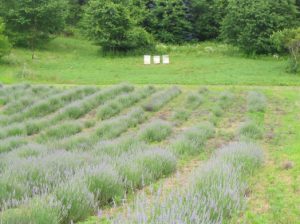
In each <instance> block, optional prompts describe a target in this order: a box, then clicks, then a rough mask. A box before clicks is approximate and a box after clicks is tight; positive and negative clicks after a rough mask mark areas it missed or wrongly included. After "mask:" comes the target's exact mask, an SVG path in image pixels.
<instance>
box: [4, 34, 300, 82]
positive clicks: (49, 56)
mask: <svg viewBox="0 0 300 224" xmlns="http://www.w3.org/2000/svg"><path fill="white" fill-rule="evenodd" d="M207 46H212V47H213V49H214V50H215V51H214V52H213V53H207V52H206V51H205V47H207ZM174 48H175V49H174ZM98 49H99V48H98V47H97V46H93V45H92V44H91V43H89V42H87V41H85V40H79V39H72V38H62V37H61V38H57V39H55V40H54V41H52V42H51V43H50V44H49V45H48V46H47V47H46V49H44V50H39V51H37V52H36V56H37V59H35V60H34V61H32V60H31V53H30V51H28V50H24V49H14V50H13V52H12V54H11V56H9V58H8V59H4V61H3V62H1V63H0V74H1V76H0V82H4V83H13V82H19V81H22V71H23V70H25V73H24V74H25V75H26V77H25V80H26V81H27V80H28V81H30V82H36V83H41V82H42V83H64V84H65V83H69V84H112V83H118V82H123V81H128V82H131V83H136V84H146V83H151V84H189V85H196V84H213V85H215V84H222V85H224V84H226V85H227V84H229V85H299V84H300V76H299V75H298V76H296V75H290V74H287V73H285V66H286V61H285V60H276V59H274V58H272V57H260V58H258V59H250V58H245V57H241V56H238V55H237V54H233V53H232V52H231V54H230V52H228V51H226V49H227V48H226V46H224V45H215V44H213V43H202V44H200V45H196V46H186V47H173V50H172V52H171V53H170V56H171V63H172V64H170V65H168V66H164V65H159V66H157V65H156V66H155V65H152V66H144V65H143V61H142V60H143V59H142V56H139V57H133V56H130V57H115V58H109V57H102V56H101V55H100V53H99V50H98ZM222 52H223V53H222ZM225 52H226V53H225ZM234 55H235V56H234ZM24 68H25V69H24ZM23 81H24V80H23Z"/></svg>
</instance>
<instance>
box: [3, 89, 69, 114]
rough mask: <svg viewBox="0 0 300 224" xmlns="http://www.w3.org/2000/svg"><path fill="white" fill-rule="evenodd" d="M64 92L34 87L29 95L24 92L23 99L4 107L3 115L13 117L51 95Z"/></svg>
mask: <svg viewBox="0 0 300 224" xmlns="http://www.w3.org/2000/svg"><path fill="white" fill-rule="evenodd" d="M62 91H63V89H60V88H53V87H48V86H32V87H31V88H30V91H29V92H28V93H27V92H24V93H23V94H22V97H20V98H19V99H17V100H13V101H10V102H8V103H7V104H5V106H4V107H3V114H5V115H12V114H15V113H20V112H21V111H23V110H25V109H26V108H27V107H29V106H30V105H32V104H33V103H35V102H36V101H39V100H42V99H43V98H45V97H47V96H49V95H54V94H59V93H61V92H62Z"/></svg>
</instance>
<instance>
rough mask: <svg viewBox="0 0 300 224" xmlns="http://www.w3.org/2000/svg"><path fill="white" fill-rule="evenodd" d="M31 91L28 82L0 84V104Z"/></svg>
mask: <svg viewBox="0 0 300 224" xmlns="http://www.w3.org/2000/svg"><path fill="white" fill-rule="evenodd" d="M28 92H31V86H30V85H29V84H18V85H8V86H7V85H6V86H0V104H1V105H6V104H8V103H9V102H12V101H16V100H18V99H19V98H21V97H22V96H23V95H24V93H25V94H26V93H28Z"/></svg>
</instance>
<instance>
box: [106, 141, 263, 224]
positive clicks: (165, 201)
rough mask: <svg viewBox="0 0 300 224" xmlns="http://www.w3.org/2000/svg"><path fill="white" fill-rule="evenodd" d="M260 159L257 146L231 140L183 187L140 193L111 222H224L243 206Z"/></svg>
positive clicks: (213, 223) (261, 156) (260, 153)
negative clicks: (151, 195)
mask: <svg viewBox="0 0 300 224" xmlns="http://www.w3.org/2000/svg"><path fill="white" fill-rule="evenodd" d="M263 160H264V156H263V151H262V149H261V148H260V147H259V146H257V145H255V144H253V143H243V142H238V143H231V144H229V145H228V146H226V147H223V148H221V149H219V150H217V152H216V153H215V154H214V155H213V156H212V158H211V159H210V160H209V161H207V162H206V163H205V164H204V165H202V166H201V167H199V168H198V169H197V170H196V171H195V173H194V174H193V175H192V178H191V180H190V184H189V186H188V188H187V189H183V190H180V189H177V190H174V191H172V192H171V193H170V194H168V195H167V196H164V197H163V196H162V195H160V194H159V193H158V195H157V196H156V199H155V200H154V201H151V202H150V203H149V201H148V200H147V199H146V198H145V196H141V197H139V198H138V199H137V200H136V202H135V204H134V207H133V208H129V209H128V211H127V213H126V215H121V216H120V217H117V218H115V219H114V220H112V223H116V224H117V223H122V224H124V223H130V224H133V223H135V224H142V223H144V224H146V223H147V224H150V223H153V224H154V223H155V224H158V223H166V224H167V223H186V224H191V223H200V224H201V223H203V224H217V223H225V222H226V221H229V219H231V218H232V217H233V216H235V215H237V214H238V213H239V212H240V211H241V210H242V209H243V208H244V207H245V202H246V190H247V178H248V177H249V176H250V175H252V174H253V173H254V172H255V170H256V169H257V168H259V167H260V166H261V165H262V163H263Z"/></svg>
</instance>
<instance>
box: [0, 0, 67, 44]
mask: <svg viewBox="0 0 300 224" xmlns="http://www.w3.org/2000/svg"><path fill="white" fill-rule="evenodd" d="M66 9H67V5H66V1H65V0H51V1H48V0H22V1H19V0H2V5H0V15H2V16H3V18H4V21H5V23H6V25H7V34H8V36H9V38H10V39H11V40H12V42H13V43H14V44H16V45H19V46H26V47H30V48H32V49H34V48H35V47H37V46H39V45H41V44H44V43H45V42H47V41H49V40H50V39H51V37H53V35H54V34H56V33H58V32H60V31H61V30H62V29H63V28H64V25H65V17H66V14H67V13H66Z"/></svg>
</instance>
